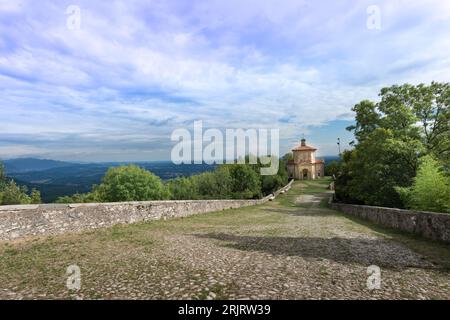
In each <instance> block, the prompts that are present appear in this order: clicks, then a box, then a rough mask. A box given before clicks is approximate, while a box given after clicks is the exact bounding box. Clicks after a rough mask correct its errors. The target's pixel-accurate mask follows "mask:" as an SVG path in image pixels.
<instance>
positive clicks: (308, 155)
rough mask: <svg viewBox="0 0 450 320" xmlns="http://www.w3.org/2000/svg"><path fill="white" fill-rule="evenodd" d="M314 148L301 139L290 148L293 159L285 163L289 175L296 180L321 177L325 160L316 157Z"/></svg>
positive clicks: (323, 172)
mask: <svg viewBox="0 0 450 320" xmlns="http://www.w3.org/2000/svg"><path fill="white" fill-rule="evenodd" d="M316 150H317V149H316V148H314V147H311V146H308V145H307V144H306V140H305V139H302V140H301V142H300V144H299V145H298V146H296V147H295V148H293V149H292V154H293V159H291V160H289V161H288V163H287V171H288V174H289V177H290V178H292V179H296V180H314V179H322V178H323V177H324V175H325V161H324V160H321V159H316Z"/></svg>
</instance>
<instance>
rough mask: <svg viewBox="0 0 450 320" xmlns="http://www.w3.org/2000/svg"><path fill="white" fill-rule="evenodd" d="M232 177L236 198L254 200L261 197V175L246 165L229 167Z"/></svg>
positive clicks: (233, 192) (232, 189)
mask: <svg viewBox="0 0 450 320" xmlns="http://www.w3.org/2000/svg"><path fill="white" fill-rule="evenodd" d="M227 166H228V168H229V170H230V175H231V181H232V183H231V191H232V194H233V197H234V198H239V199H253V198H259V197H260V196H261V180H260V179H259V175H258V174H257V173H256V172H255V171H254V170H253V169H252V168H251V167H250V166H249V165H245V164H231V165H227Z"/></svg>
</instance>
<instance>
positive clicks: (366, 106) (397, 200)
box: [336, 82, 450, 207]
mask: <svg viewBox="0 0 450 320" xmlns="http://www.w3.org/2000/svg"><path fill="white" fill-rule="evenodd" d="M380 97H381V101H379V102H378V103H373V102H371V101H367V100H364V101H362V102H360V103H358V104H357V105H355V106H354V108H353V109H352V110H353V111H355V112H356V116H355V120H356V123H355V125H353V126H350V127H348V128H347V129H348V130H350V131H353V133H354V135H355V138H356V142H355V143H354V146H355V148H354V150H353V151H352V152H351V153H350V154H349V155H348V156H347V157H346V160H344V163H343V164H341V169H343V170H340V171H341V172H340V173H339V174H340V175H342V177H337V180H336V196H337V197H340V199H341V200H342V201H344V199H345V201H349V202H353V203H363V204H368V205H380V206H391V207H402V206H404V205H406V204H405V203H404V201H403V200H402V199H403V198H401V197H400V195H399V193H398V192H395V190H396V188H399V187H409V186H411V184H412V183H413V178H414V177H415V175H416V171H417V167H418V159H419V157H421V156H424V155H426V154H431V155H434V156H435V157H436V158H437V159H439V160H440V161H441V162H442V163H443V164H448V163H450V162H449V147H450V142H449V139H450V129H449V126H450V118H449V117H450V113H449V106H450V98H449V97H450V85H449V84H439V83H434V82H433V83H432V84H431V85H429V86H426V85H423V84H421V85H418V86H412V85H409V84H405V85H402V86H398V85H394V86H391V87H388V88H383V89H381V92H380ZM419 124H420V125H419Z"/></svg>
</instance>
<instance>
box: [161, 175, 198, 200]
mask: <svg viewBox="0 0 450 320" xmlns="http://www.w3.org/2000/svg"><path fill="white" fill-rule="evenodd" d="M167 189H168V190H169V193H170V198H171V199H173V200H190V199H196V198H197V194H196V192H195V191H196V190H195V188H194V184H193V181H192V179H191V178H186V177H180V178H176V179H172V180H169V181H168V182H167Z"/></svg>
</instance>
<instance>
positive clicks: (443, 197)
mask: <svg viewBox="0 0 450 320" xmlns="http://www.w3.org/2000/svg"><path fill="white" fill-rule="evenodd" d="M442 169H443V167H442V166H441V165H440V164H439V162H438V161H436V160H435V159H433V158H432V157H431V156H425V157H423V158H422V159H421V163H420V166H419V169H418V171H417V176H416V177H415V178H414V182H413V185H412V187H411V188H397V192H398V193H399V194H400V196H401V197H402V199H403V201H405V202H406V204H407V207H409V208H411V209H414V210H423V211H434V212H449V213H450V178H449V177H448V176H445V175H444V173H443V172H442Z"/></svg>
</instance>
